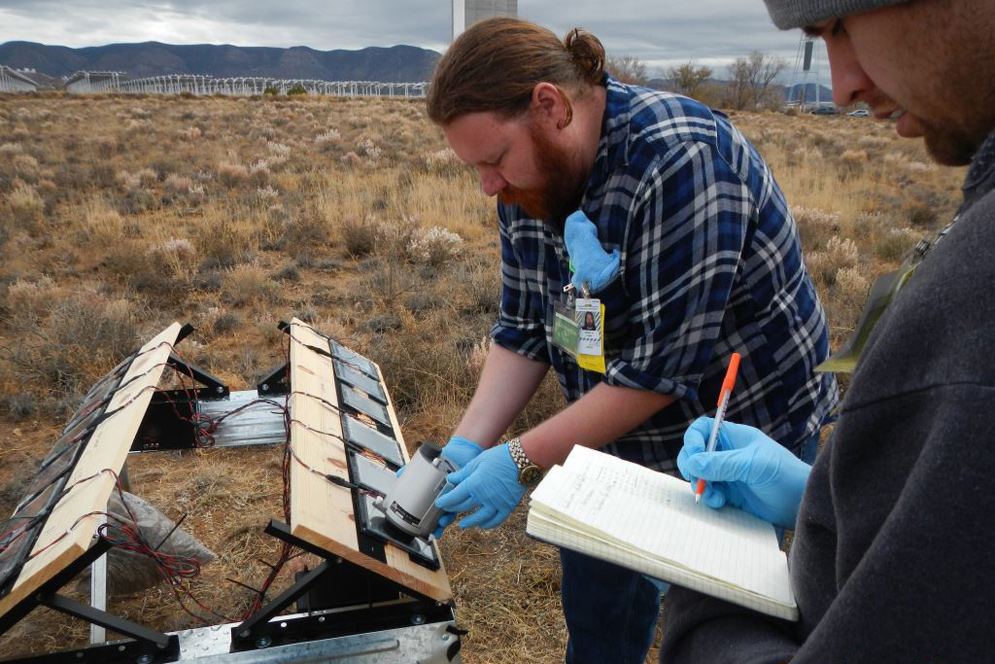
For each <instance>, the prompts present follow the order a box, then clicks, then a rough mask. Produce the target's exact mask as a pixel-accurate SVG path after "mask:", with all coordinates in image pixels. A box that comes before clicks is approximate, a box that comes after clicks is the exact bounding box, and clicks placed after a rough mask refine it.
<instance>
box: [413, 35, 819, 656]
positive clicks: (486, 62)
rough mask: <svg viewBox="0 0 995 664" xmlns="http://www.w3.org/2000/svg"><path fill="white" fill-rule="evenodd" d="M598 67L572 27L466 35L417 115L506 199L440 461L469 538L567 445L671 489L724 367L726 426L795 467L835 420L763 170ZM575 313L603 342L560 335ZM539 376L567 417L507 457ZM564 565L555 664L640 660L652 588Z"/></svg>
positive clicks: (683, 105)
mask: <svg viewBox="0 0 995 664" xmlns="http://www.w3.org/2000/svg"><path fill="white" fill-rule="evenodd" d="M604 61H605V52H604V49H603V47H602V45H601V43H600V42H599V41H598V40H597V39H596V38H595V37H594V36H593V35H591V34H589V33H587V32H584V31H582V30H579V29H575V30H572V31H571V32H570V33H569V34H568V35H567V37H566V39H565V40H563V41H560V40H559V39H558V38H557V37H556V36H555V35H554V34H553V33H551V32H550V31H548V30H546V29H543V28H541V27H539V26H536V25H534V24H531V23H528V22H526V21H522V20H518V19H513V18H496V19H491V20H488V21H484V22H481V23H478V24H476V25H474V26H473V27H471V28H470V29H469V30H467V31H466V32H464V33H463V34H462V35H461V36H460V37H459V38H458V39H457V40H456V42H455V43H454V44H453V45H452V46H451V47H450V49H449V50H448V51H447V52H446V54H445V55H444V56H443V57H442V59H441V60H440V62H439V64H438V67H437V69H436V72H435V76H434V79H433V81H432V83H431V87H430V90H429V98H428V109H429V115H430V117H431V118H432V120H433V121H434V122H435V123H437V124H438V125H439V126H441V127H442V129H443V131H444V133H445V136H446V140H447V141H448V143H449V145H450V146H451V147H452V149H453V150H454V151H455V152H456V154H457V155H458V156H459V158H460V159H461V160H462V161H464V162H465V163H467V164H469V165H470V166H472V167H473V168H475V169H476V170H477V172H478V173H479V175H480V180H481V184H482V186H483V190H484V192H485V193H486V194H487V195H489V196H493V195H497V196H498V227H499V231H500V236H501V260H502V266H501V278H502V285H503V293H502V298H501V309H500V314H499V317H498V320H497V323H496V324H495V325H494V327H493V330H492V339H493V341H494V343H493V344H492V347H491V350H490V352H489V355H488V357H487V360H486V362H485V365H484V368H483V371H482V374H481V378H480V382H479V385H478V387H477V391H476V393H475V395H474V397H473V400H472V401H471V403H470V405H469V407H468V409H467V411H466V413H465V415H464V416H463V418H462V420H461V422H460V424H459V426H458V427H457V428H456V430H455V432H454V435H453V438H452V439H451V440H450V442H449V444H448V445H447V446H446V447H445V448H444V451H443V454H444V455H446V456H447V457H449V458H450V459H452V460H453V461H454V463H455V464H456V465H458V466H461V469H460V470H459V471H457V472H456V473H454V474H453V475H451V476H450V477H451V482H452V484H453V485H454V488H453V489H452V490H451V491H449V492H448V493H446V494H445V495H443V496H442V497H440V498H439V499H438V501H437V503H436V504H437V505H438V506H439V507H440V508H442V509H445V510H448V511H449V512H450V514H449V515H447V517H444V523H448V522H451V521H452V519H453V518H454V516H453V515H454V514H455V513H461V512H473V513H472V514H469V515H467V516H465V517H463V519H462V520H461V522H460V526H461V527H463V528H467V527H474V526H477V527H481V528H493V527H495V526H497V525H498V524H500V523H501V522H502V521H504V519H505V518H506V517H507V516H508V514H509V513H510V512H511V511H512V510H513V509H514V508H515V506H516V505H517V504H518V503H519V502H520V501H521V499H522V496H523V495H524V494H525V492H526V489H527V486H528V485H530V484H534V483H535V482H536V481H537V480H538V477H539V475H540V474H541V471H542V470H545V469H548V468H549V467H550V466H552V465H554V464H556V463H559V462H562V461H563V460H564V459H565V458H566V456H567V454H568V453H569V451H570V449H571V448H572V447H573V446H574V445H584V446H587V447H593V448H603V449H604V450H605V451H607V452H610V453H612V454H615V455H618V456H620V457H622V458H625V459H628V460H631V461H635V462H637V463H640V464H642V465H645V466H648V467H650V468H654V469H657V470H661V471H665V472H676V469H675V460H676V458H677V453H678V451H679V450H680V448H681V443H682V436H683V433H684V431H685V430H686V429H687V427H688V424H689V423H690V422H691V421H693V420H694V419H696V418H697V417H698V416H700V415H702V414H706V413H709V412H713V411H714V408H715V406H714V404H715V403H716V401H717V397H718V394H719V390H720V387H721V383H722V378H723V375H724V372H725V367H726V364H727V362H728V360H729V357H730V355H731V353H733V352H734V351H735V352H739V353H741V354H742V356H743V359H742V364H741V365H740V370H739V386H738V387H737V391H736V393H735V395H734V398H733V400H732V403H731V405H730V407H729V411H728V412H729V417H730V418H733V419H736V420H738V421H745V422H749V423H750V424H753V425H754V426H757V427H759V428H761V429H762V430H764V431H765V432H766V433H767V434H768V435H770V436H772V437H774V438H776V439H777V440H779V441H782V443H783V444H784V446H785V447H786V448H788V449H789V450H791V451H792V452H794V453H795V454H796V455H802V456H804V457H806V458H812V457H814V451H815V446H816V444H817V442H818V436H819V430H820V427H821V426H822V425H823V423H824V422H825V421H826V420H827V417H828V414H829V413H830V412H831V411H832V409H833V407H834V406H835V404H836V401H837V398H838V397H837V389H836V383H835V381H834V379H833V378H832V377H831V376H829V375H821V374H815V373H814V372H813V369H814V367H815V366H816V365H817V364H818V363H819V362H821V361H822V360H824V359H825V358H826V357H827V355H828V351H829V347H828V335H827V330H826V323H825V318H824V314H823V310H822V307H821V305H820V303H819V300H818V298H817V297H816V293H815V290H814V288H813V286H812V283H811V281H810V279H809V276H808V274H807V272H806V270H805V266H804V263H803V262H802V259H801V251H800V247H799V241H798V234H797V231H796V228H795V224H794V222H793V220H792V218H791V214H790V212H789V211H788V206H787V204H786V203H785V200H784V197H783V195H782V194H781V191H780V190H779V188H778V186H777V183H776V182H775V181H774V178H773V176H772V174H771V172H770V169H769V168H768V167H767V165H766V164H765V163H764V161H763V159H761V157H760V155H759V154H757V152H756V151H755V150H754V149H753V147H752V146H751V145H750V144H749V143H748V142H747V141H746V139H745V138H743V136H742V135H741V134H740V133H739V132H738V131H737V130H736V129H735V128H734V127H733V126H732V125H731V124H730V123H729V120H728V119H727V118H726V117H725V116H723V115H722V114H720V113H717V112H714V111H712V110H710V109H708V108H706V107H705V106H703V105H701V104H699V103H697V102H695V101H693V100H691V99H688V98H685V97H681V96H678V95H674V94H670V93H665V92H658V91H655V90H649V89H645V88H639V87H632V86H629V85H625V84H622V83H620V82H619V81H617V80H615V79H614V78H612V77H611V76H608V75H606V74H605V72H604V69H603V67H604ZM571 286H574V287H575V290H577V291H583V293H582V294H583V295H584V297H580V296H578V297H577V298H576V299H574V298H573V297H572V294H570V293H565V292H564V289H565V287H567V290H569V289H570V287H571ZM584 307H588V308H587V309H586V311H590V312H592V314H593V318H594V319H595V321H596V324H595V328H596V329H595V330H593V331H589V330H585V331H580V332H578V331H577V330H574V331H573V333H572V334H571V332H570V330H569V328H570V321H569V319H570V317H571V316H572V315H576V312H582V311H585V310H584ZM558 309H559V310H560V311H559V312H558ZM564 310H566V311H567V312H571V311H572V312H574V314H571V313H566V314H564V313H563V312H564ZM583 318H586V313H585V314H584V315H583V316H577V317H576V319H575V320H581V319H583ZM574 325H575V326H576V323H574ZM578 335H579V339H580V341H579V343H580V345H578ZM585 343H587V344H588V345H587V346H586V347H585V346H584V344H585ZM550 367H552V368H553V370H554V371H555V372H556V376H557V378H558V379H559V382H560V384H561V386H562V388H563V392H564V394H565V395H566V398H567V401H568V402H569V405H568V407H567V408H565V409H564V410H562V411H561V412H559V413H558V414H556V415H555V416H553V417H551V418H549V419H548V420H546V421H545V422H542V423H541V424H539V425H538V426H536V427H535V428H533V429H530V430H529V431H526V432H524V433H522V434H521V436H520V437H517V438H514V439H512V440H510V441H507V442H499V440H500V438H501V436H502V435H503V434H504V433H505V430H506V429H507V428H508V427H509V426H510V425H511V424H512V422H513V421H514V419H515V417H516V416H517V415H518V414H519V413H520V412H521V411H522V409H523V408H524V407H525V406H526V404H527V403H528V402H529V400H530V399H531V398H532V396H533V394H534V393H535V391H536V389H537V388H538V386H539V384H540V382H541V380H542V379H543V377H544V376H545V375H546V373H547V371H548V370H549V368H550ZM561 561H562V567H563V578H562V602H563V610H564V614H565V617H566V622H567V627H568V629H569V632H570V638H569V643H568V647H567V655H566V660H567V661H568V662H597V663H599V664H602V663H603V662H618V663H623V664H624V663H628V662H632V663H633V664H635V663H640V664H641V663H642V662H643V661H644V659H645V656H646V652H647V650H648V648H649V646H650V642H651V640H652V634H653V627H654V625H655V622H656V619H657V616H658V614H659V606H660V588H659V587H658V586H657V585H656V584H654V583H653V582H652V581H651V580H649V579H647V578H646V577H644V576H642V575H640V574H638V573H635V572H632V571H630V570H627V569H623V568H620V567H617V566H614V565H611V564H609V563H605V562H601V561H598V560H595V559H592V558H588V557H586V556H583V555H580V554H576V553H573V552H569V551H566V550H563V551H561Z"/></svg>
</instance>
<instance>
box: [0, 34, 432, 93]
mask: <svg viewBox="0 0 995 664" xmlns="http://www.w3.org/2000/svg"><path fill="white" fill-rule="evenodd" d="M440 57H441V56H440V54H439V53H437V52H436V51H431V50H428V49H424V48H418V47H416V46H392V47H389V48H379V47H370V48H364V49H361V50H358V51H347V50H334V51H317V50H315V49H313V48H308V47H306V46H294V47H292V48H270V47H254V46H253V47H247V46H231V45H213V44H196V45H173V44H162V43H159V42H145V43H142V44H110V45H108V46H91V47H87V48H69V47H67V46H48V45H45V44H37V43H34V42H24V41H10V42H6V43H4V44H0V64H4V65H7V66H8V67H13V68H15V69H24V68H28V69H34V70H35V71H37V72H39V73H42V74H47V75H48V76H52V77H56V78H58V77H62V76H68V75H70V74H72V73H73V72H76V71H120V72H125V73H127V74H129V75H130V76H131V77H133V78H144V77H146V76H156V75H160V74H206V75H211V76H218V77H222V78H225V77H232V76H260V77H268V78H281V79H294V78H312V79H320V80H325V81H382V82H386V83H408V82H412V83H413V82H418V81H427V80H428V79H429V78H430V77H431V75H432V70H433V69H434V68H435V63H436V61H438V59H439V58H440Z"/></svg>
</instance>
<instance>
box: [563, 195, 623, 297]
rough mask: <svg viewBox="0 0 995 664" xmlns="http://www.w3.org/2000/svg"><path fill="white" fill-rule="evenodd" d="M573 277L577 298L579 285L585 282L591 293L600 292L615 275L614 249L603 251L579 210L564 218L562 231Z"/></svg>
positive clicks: (589, 222) (590, 223) (595, 230)
mask: <svg viewBox="0 0 995 664" xmlns="http://www.w3.org/2000/svg"><path fill="white" fill-rule="evenodd" d="M563 241H564V242H565V243H566V245H567V253H568V254H569V255H570V262H571V263H573V269H574V275H573V278H572V279H571V283H573V285H574V288H576V289H577V293H578V297H579V293H581V286H582V285H583V284H584V282H585V281H587V282H589V284H590V286H589V288H590V290H591V293H594V292H596V291H599V290H601V289H602V288H604V287H605V286H606V285H607V284H608V282H610V281H611V280H612V279H614V278H615V276H616V275H618V270H619V254H618V249H615V250H613V251H612V253H611V254H609V253H608V252H606V251H605V250H604V249H603V248H602V246H601V242H599V241H598V228H597V227H596V226H595V225H594V222H592V221H591V220H590V219H588V218H587V215H585V214H584V213H583V212H582V211H581V210H577V211H576V212H574V213H573V214H571V215H570V216H569V217H567V222H566V226H565V228H564V231H563Z"/></svg>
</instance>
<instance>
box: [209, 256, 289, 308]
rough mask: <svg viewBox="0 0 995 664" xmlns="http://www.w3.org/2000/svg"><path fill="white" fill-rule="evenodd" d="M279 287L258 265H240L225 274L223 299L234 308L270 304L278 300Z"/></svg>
mask: <svg viewBox="0 0 995 664" xmlns="http://www.w3.org/2000/svg"><path fill="white" fill-rule="evenodd" d="M278 291H279V286H278V285H277V284H276V283H275V282H274V281H272V280H270V278H269V275H267V274H266V271H265V270H264V269H263V268H261V267H259V266H258V265H239V266H238V267H236V268H234V269H232V270H230V271H229V272H228V273H227V274H225V276H224V279H223V281H222V286H221V298H222V299H223V300H224V301H225V302H226V303H227V304H229V305H231V306H233V307H244V306H247V305H250V304H255V303H268V302H273V301H275V300H276V299H277V292H278Z"/></svg>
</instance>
